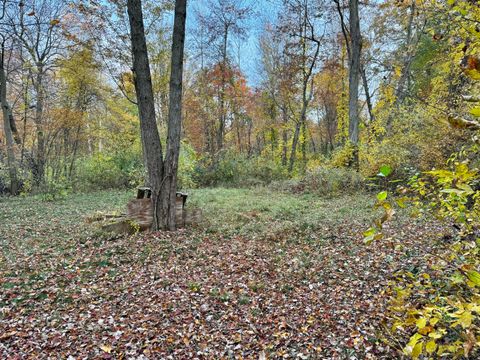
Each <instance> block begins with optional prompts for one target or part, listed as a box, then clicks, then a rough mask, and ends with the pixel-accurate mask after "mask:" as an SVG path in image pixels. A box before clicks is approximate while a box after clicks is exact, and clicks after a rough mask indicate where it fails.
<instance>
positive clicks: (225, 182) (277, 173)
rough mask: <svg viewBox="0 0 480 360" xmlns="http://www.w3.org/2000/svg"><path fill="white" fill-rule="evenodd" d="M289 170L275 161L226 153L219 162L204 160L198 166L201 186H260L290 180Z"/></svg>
mask: <svg viewBox="0 0 480 360" xmlns="http://www.w3.org/2000/svg"><path fill="white" fill-rule="evenodd" d="M288 177H289V175H288V173H287V170H286V169H285V168H284V167H282V166H281V165H279V164H278V163H277V162H275V161H274V160H269V159H263V158H260V157H251V158H249V157H247V156H245V155H242V154H236V153H235V152H226V153H224V154H223V156H222V157H221V158H219V159H218V160H214V161H212V160H211V159H203V160H202V161H200V162H199V163H198V164H197V167H196V170H195V177H194V179H195V182H196V183H197V184H198V185H199V186H236V187H238V186H239V187H248V186H260V185H266V184H269V183H271V182H272V181H276V180H281V179H286V178H288Z"/></svg>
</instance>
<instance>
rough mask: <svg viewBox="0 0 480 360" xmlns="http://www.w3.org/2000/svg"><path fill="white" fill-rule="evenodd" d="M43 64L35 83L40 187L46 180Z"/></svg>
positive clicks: (37, 161) (37, 164) (36, 170)
mask: <svg viewBox="0 0 480 360" xmlns="http://www.w3.org/2000/svg"><path fill="white" fill-rule="evenodd" d="M43 75H44V69H43V64H42V63H41V62H39V63H38V64H37V76H36V81H35V93H36V95H37V99H36V104H35V118H34V120H35V126H36V131H37V154H36V155H37V156H36V164H35V174H34V178H35V184H36V185H37V186H40V185H42V184H43V182H44V180H45V161H46V159H45V133H44V126H43V105H44V92H43Z"/></svg>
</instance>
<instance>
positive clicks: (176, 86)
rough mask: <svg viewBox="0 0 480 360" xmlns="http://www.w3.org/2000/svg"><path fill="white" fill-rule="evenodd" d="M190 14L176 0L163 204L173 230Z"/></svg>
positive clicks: (181, 0) (182, 0)
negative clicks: (184, 68)
mask: <svg viewBox="0 0 480 360" xmlns="http://www.w3.org/2000/svg"><path fill="white" fill-rule="evenodd" d="M186 17H187V0H176V1H175V19H174V24H173V38H172V64H171V74H170V104H169V107H168V138H167V153H166V157H165V174H164V176H165V178H164V181H165V183H166V184H165V190H164V192H163V193H162V204H163V208H164V211H165V214H167V219H166V223H165V228H167V229H169V230H175V229H176V223H175V218H176V192H177V172H178V156H179V154H180V137H181V133H182V81H183V54H184V48H185V22H186Z"/></svg>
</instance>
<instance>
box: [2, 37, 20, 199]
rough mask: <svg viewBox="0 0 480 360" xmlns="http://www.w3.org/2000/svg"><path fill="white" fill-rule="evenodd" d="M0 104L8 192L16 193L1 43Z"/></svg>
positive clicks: (12, 141)
mask: <svg viewBox="0 0 480 360" xmlns="http://www.w3.org/2000/svg"><path fill="white" fill-rule="evenodd" d="M0 51H1V53H0V104H1V106H2V114H3V125H4V126H3V128H4V132H5V140H6V143H7V144H6V145H7V163H8V174H9V177H10V194H12V195H17V194H18V190H19V184H18V178H17V166H16V164H15V152H14V140H13V134H12V128H11V125H10V111H11V110H10V105H9V104H8V102H7V76H6V73H5V67H4V52H3V44H2V49H1V50H0Z"/></svg>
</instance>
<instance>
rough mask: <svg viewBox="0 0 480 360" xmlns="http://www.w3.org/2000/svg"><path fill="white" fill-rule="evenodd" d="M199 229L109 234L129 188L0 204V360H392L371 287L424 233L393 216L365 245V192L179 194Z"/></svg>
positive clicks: (421, 242) (417, 260)
mask: <svg viewBox="0 0 480 360" xmlns="http://www.w3.org/2000/svg"><path fill="white" fill-rule="evenodd" d="M190 195H191V196H190V198H189V199H188V202H187V205H189V206H196V207H200V208H202V209H203V212H204V216H205V221H204V223H203V224H201V225H200V226H198V227H196V228H191V229H185V230H181V231H178V232H175V233H168V232H158V233H144V234H137V235H132V236H124V237H118V238H109V237H107V236H105V235H104V234H102V233H101V232H100V231H98V229H95V228H94V226H93V225H92V224H87V223H86V222H85V218H86V217H88V216H90V215H92V214H94V213H95V211H107V212H108V211H112V210H123V208H124V207H125V204H126V202H127V201H128V199H129V198H130V197H132V196H133V192H130V193H126V192H118V191H110V192H97V193H91V194H78V195H70V196H69V197H67V198H66V199H65V200H59V201H55V202H45V201H42V200H41V199H39V198H36V197H26V198H17V199H1V198H0V246H1V256H0V357H1V358H3V359H9V358H11V359H16V358H32V359H38V358H47V357H54V358H68V359H77V358H86V357H88V358H102V359H109V358H114V359H121V358H131V357H135V358H146V359H158V358H171V359H194V358H201V359H204V358H208V359H210V358H212V359H219V358H232V359H233V358H239V359H240V358H252V359H265V358H281V357H284V358H300V359H307V358H310V359H330V358H333V359H364V358H367V359H377V358H395V357H396V356H395V355H393V354H394V349H392V348H390V347H389V346H388V345H386V344H385V343H384V341H383V337H384V317H385V316H384V313H385V302H386V300H385V299H386V296H385V293H384V288H385V285H386V284H387V282H388V281H389V279H391V277H392V274H393V273H394V272H395V271H396V270H400V269H413V268H415V267H418V266H421V265H420V264H421V263H422V257H423V255H424V252H425V251H426V249H425V247H426V246H427V247H428V244H429V242H428V241H427V239H431V238H433V237H435V238H437V237H438V236H441V235H440V233H441V232H442V231H443V230H442V229H441V228H440V227H438V226H437V225H435V224H433V223H430V225H427V224H425V223H422V222H421V221H419V220H412V219H411V218H409V217H407V216H406V215H399V216H397V219H396V220H395V221H394V222H392V223H391V224H390V225H389V226H390V228H389V229H388V230H387V238H386V239H384V240H382V241H379V242H376V243H374V244H372V245H370V246H366V245H364V244H363V241H362V235H361V233H362V231H364V230H365V229H366V228H367V227H369V224H370V222H371V220H372V219H373V218H374V216H375V214H374V212H373V210H372V205H373V202H374V201H373V198H374V196H373V195H363V194H357V195H347V196H342V197H337V198H319V197H316V196H313V195H293V194H284V193H272V192H271V191H268V190H264V189H252V190H243V189H201V190H194V191H191V194H190Z"/></svg>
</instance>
